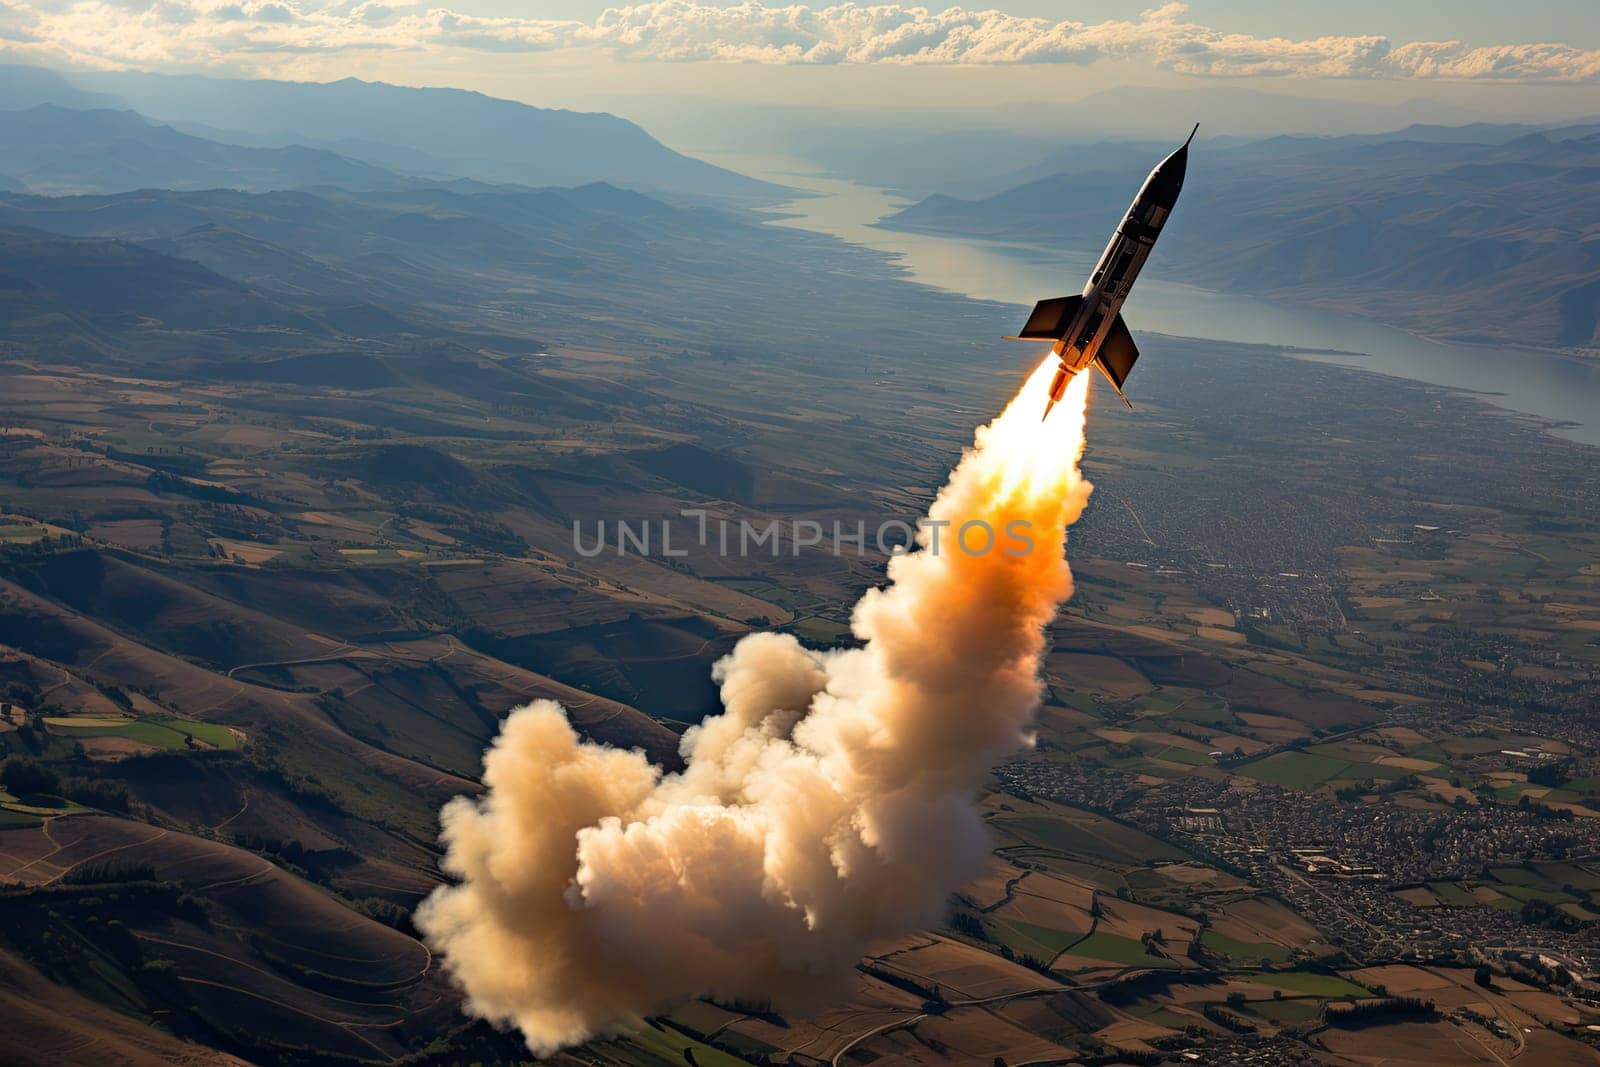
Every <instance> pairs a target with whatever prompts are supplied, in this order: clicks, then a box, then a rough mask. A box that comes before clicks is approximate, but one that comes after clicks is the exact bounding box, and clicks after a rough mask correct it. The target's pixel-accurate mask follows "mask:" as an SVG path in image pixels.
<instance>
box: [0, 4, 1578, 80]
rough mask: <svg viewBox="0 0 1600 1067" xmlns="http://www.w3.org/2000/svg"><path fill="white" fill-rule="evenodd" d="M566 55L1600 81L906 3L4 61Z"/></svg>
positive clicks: (150, 30) (1536, 66)
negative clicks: (595, 52) (1124, 65)
mask: <svg viewBox="0 0 1600 1067" xmlns="http://www.w3.org/2000/svg"><path fill="white" fill-rule="evenodd" d="M558 49H600V50H604V51H606V52H608V53H610V54H612V55H614V56H616V57H617V58H619V59H624V60H627V59H639V60H664V61H715V62H742V63H768V64H845V63H851V64H867V63H881V64H952V65H953V64H964V65H984V64H989V65H1000V64H1025V63H1090V62H1093V61H1095V60H1097V59H1102V58H1114V59H1125V60H1133V61H1143V62H1148V63H1151V64H1153V65H1155V66H1157V67H1160V68H1164V69H1167V70H1172V71H1177V72H1179V73H1184V74H1194V75H1209V76H1216V77H1237V76H1255V77H1261V76H1283V77H1323V78H1431V79H1462V80H1470V79H1486V80H1504V81H1561V82H1600V51H1586V50H1584V49H1580V48H1575V47H1572V46H1570V45H1565V44H1531V45H1492V46H1487V47H1469V46H1467V45H1464V44H1462V43H1460V42H1458V41H1415V42H1411V43H1404V44H1396V43H1394V42H1392V41H1390V40H1389V39H1388V38H1386V37H1381V36H1347V37H1317V38H1311V39H1305V40H1293V39H1288V38H1282V37H1256V36H1252V35H1250V34H1245V33H1230V32H1226V31H1223V30H1218V29H1213V28H1211V27H1209V26H1203V25H1200V24H1199V23H1196V22H1192V21H1189V16H1188V9H1187V7H1186V6H1185V5H1184V4H1181V3H1169V4H1166V5H1165V6H1162V7H1158V8H1153V9H1151V10H1148V11H1144V12H1142V13H1140V15H1139V16H1138V17H1137V18H1133V19H1110V20H1107V21H1104V22H1094V23H1089V22H1075V21H1072V20H1066V19H1063V20H1053V19H1045V18H1025V17H1021V16H1016V15H1008V14H1006V13H1005V12H1003V11H997V10H984V11H972V10H967V9H965V8H961V7H951V8H946V9H944V10H941V11H934V10H930V9H928V8H923V7H913V6H907V5H904V4H898V3H882V4H872V3H853V2H848V3H837V4H832V5H829V6H826V7H810V6H806V5H803V4H786V5H777V6H767V5H765V4H762V3H760V2H758V0H744V2H742V3H738V4H735V5H733V6H731V7H722V6H716V5H714V4H711V3H706V2H703V0H653V2H648V3H640V4H634V5H631V6H627V7H618V8H613V9H610V10H608V11H606V12H605V13H604V14H602V15H601V16H599V17H598V18H597V19H595V20H594V21H593V22H579V21H570V20H553V19H537V18H487V17H482V16H475V15H465V14H461V13H459V12H454V11H451V10H449V9H446V8H436V7H427V6H424V5H422V4H394V3H383V2H378V0H365V2H341V3H327V2H319V0H0V51H9V52H11V53H12V54H13V55H16V54H19V53H35V54H39V55H48V56H49V57H51V58H57V59H59V58H67V59H71V60H75V61H77V62H81V63H87V64H92V65H96V66H183V67H191V68H195V67H198V68H206V67H234V68H239V67H245V68H251V67H257V68H259V67H262V66H270V64H271V63H272V61H273V60H274V59H275V58H277V59H282V58H285V57H290V56H297V55H306V54H317V53H322V54H337V53H340V52H346V51H349V52H362V53H366V54H371V53H372V52H374V51H379V52H384V51H387V52H418V51H427V52H450V51H467V52H470V51H495V52H547V51H552V50H558Z"/></svg>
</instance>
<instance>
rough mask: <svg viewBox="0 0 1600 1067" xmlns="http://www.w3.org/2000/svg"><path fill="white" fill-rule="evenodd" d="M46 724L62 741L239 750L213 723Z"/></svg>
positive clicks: (89, 720)
mask: <svg viewBox="0 0 1600 1067" xmlns="http://www.w3.org/2000/svg"><path fill="white" fill-rule="evenodd" d="M45 724H46V725H47V726H48V727H49V728H50V731H51V732H52V733H55V734H59V735H60V736H62V737H126V738H128V739H129V740H130V741H140V742H143V743H144V744H147V745H154V746H155V747H157V748H166V749H181V748H184V747H186V744H187V742H186V740H185V739H186V738H189V737H192V738H194V739H195V740H196V741H203V742H205V743H206V744H208V745H210V746H212V747H213V748H238V747H239V739H238V737H236V736H235V735H234V733H233V731H232V730H230V729H228V728H227V727H226V726H223V725H220V724H218V723H214V722H193V721H190V720H188V719H112V718H109V717H89V716H85V717H83V718H52V719H46V720H45Z"/></svg>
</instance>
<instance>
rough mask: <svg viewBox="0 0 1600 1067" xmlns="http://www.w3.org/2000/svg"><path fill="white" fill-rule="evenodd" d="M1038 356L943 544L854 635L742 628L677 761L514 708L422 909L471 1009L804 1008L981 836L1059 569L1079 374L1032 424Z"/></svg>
mask: <svg viewBox="0 0 1600 1067" xmlns="http://www.w3.org/2000/svg"><path fill="white" fill-rule="evenodd" d="M1053 365H1054V360H1053V359H1051V360H1047V361H1046V363H1045V364H1044V365H1042V366H1041V368H1040V370H1039V371H1038V372H1036V373H1035V375H1034V376H1033V378H1032V379H1031V380H1030V382H1029V385H1028V387H1027V388H1025V390H1024V391H1023V393H1022V394H1021V398H1020V399H1019V400H1017V401H1014V402H1013V403H1012V405H1011V406H1010V407H1009V408H1008V410H1007V411H1006V413H1005V414H1003V415H1002V416H1001V417H1000V418H999V419H997V420H996V421H995V422H994V423H992V424H991V425H989V426H987V427H985V428H984V429H982V430H980V431H978V435H977V441H976V445H975V447H974V448H973V449H972V450H970V451H969V452H968V453H967V455H966V456H965V457H964V458H963V459H962V461H961V463H960V465H959V466H958V467H957V468H956V470H955V471H954V472H953V473H952V474H951V476H950V480H949V482H948V483H947V484H946V486H945V487H944V489H943V491H942V492H941V493H940V494H939V497H938V499H937V500H936V501H935V503H934V504H933V506H932V508H931V511H930V517H931V518H932V519H934V520H935V521H949V522H951V523H952V524H954V525H952V526H951V527H948V528H946V531H945V534H944V536H945V538H946V543H945V544H944V547H943V549H942V550H941V551H938V552H934V551H926V550H925V551H921V552H917V553H913V554H911V555H907V556H901V557H898V558H896V559H894V560H892V561H891V563H890V565H889V580H890V581H889V585H888V586H887V587H885V588H884V589H881V590H873V591H871V592H869V593H868V594H867V595H866V596H865V597H863V598H862V600H861V602H860V603H859V604H858V605H857V607H856V611H855V615H854V618H853V628H854V631H855V633H856V635H857V636H858V637H859V638H861V640H862V641H863V642H864V646H863V647H861V648H858V649H853V650H847V651H834V652H814V651H810V650H807V649H805V648H803V647H802V646H801V645H800V644H799V642H797V641H796V640H795V639H794V638H793V637H790V636H787V635H777V634H761V635H755V636H751V637H748V638H746V639H745V640H743V641H741V642H740V643H739V645H738V646H737V647H736V648H735V649H734V651H733V652H732V653H731V654H730V655H729V656H728V657H726V658H725V659H724V660H722V661H721V662H720V663H719V664H718V665H717V667H716V678H717V680H718V681H719V683H720V684H721V695H722V702H723V707H724V711H723V713H722V714H721V715H719V716H716V717H713V718H710V719H708V720H706V722H705V723H703V724H702V725H700V726H698V727H696V728H694V729H692V730H690V731H689V732H688V733H687V734H686V735H685V736H684V738H683V746H682V748H683V754H684V758H685V763H686V767H685V770H684V771H683V772H682V773H680V774H675V775H668V776H662V774H661V772H660V770H659V769H658V768H655V767H653V766H651V765H650V764H649V763H648V762H647V761H646V760H645V758H644V756H643V755H641V754H640V753H637V752H622V751H618V750H616V749H611V748H605V747H602V746H598V745H594V744H590V743H586V742H583V741H581V740H579V738H578V736H577V735H576V734H575V733H574V732H573V730H572V728H571V726H569V725H568V723H567V720H566V717H565V715H564V714H563V713H562V711H561V708H560V707H559V706H557V705H556V704H554V703H552V702H549V701H541V702H538V703H535V704H531V705H528V706H527V707H524V708H521V709H519V710H518V711H516V712H515V713H513V714H512V716H511V717H510V718H509V719H508V720H507V721H506V723H505V725H504V727H503V729H502V731H501V734H500V736H499V738H498V739H497V740H496V742H495V744H494V746H493V748H492V749H491V751H490V752H489V754H488V755H487V756H486V758H485V761H484V782H485V784H486V786H487V787H488V791H487V793H486V794H485V795H484V796H483V797H482V798H480V799H469V798H463V799H459V800H456V801H453V802H452V803H451V804H450V805H449V806H448V807H446V808H445V811H444V813H443V825H444V831H443V840H444V842H445V844H446V846H447V852H446V856H445V859H444V867H445V869H446V870H447V871H448V872H449V873H450V874H451V875H453V876H454V877H455V878H457V879H459V884H457V885H454V886H451V887H447V888H444V889H440V890H438V891H437V892H435V894H434V895H433V896H432V897H430V898H429V899H428V900H427V901H426V902H425V903H424V904H423V906H422V908H421V909H420V910H419V911H418V913H417V918H416V921H417V925H418V927H419V928H420V929H421V930H422V931H423V932H424V933H425V935H426V936H427V938H428V941H429V943H430V944H431V945H432V946H433V947H434V949H435V950H436V952H438V953H439V955H440V956H441V958H442V959H443V962H444V964H445V966H446V968H447V969H448V971H449V973H450V975H451V976H452V977H453V979H454V980H455V981H456V982H457V983H458V984H459V985H460V986H461V988H462V989H463V990H464V991H465V992H466V994H467V1009H468V1010H469V1011H470V1012H472V1013H473V1014H476V1015H479V1016H481V1017H483V1018H486V1019H490V1020H493V1021H495V1022H504V1023H510V1024H514V1025H516V1026H517V1027H519V1028H520V1029H521V1030H522V1033H523V1035H524V1037H525V1038H526V1039H527V1042H528V1044H529V1046H530V1047H531V1048H532V1049H533V1050H534V1051H535V1052H537V1053H548V1052H550V1051H552V1050H554V1049H556V1048H559V1047H562V1046H564V1045H568V1044H572V1043H574V1042H578V1041H582V1040H584V1039H586V1038H588V1037H591V1036H594V1035H596V1034H604V1033H608V1032H614V1031H616V1030H618V1029H620V1028H624V1027H628V1026H631V1025H637V1024H638V1023H639V1021H640V1020H641V1019H642V1018H643V1017H644V1016H646V1015H648V1014H652V1013H655V1012H659V1011H663V1010H666V1009H668V1008H670V1007H672V1006H673V1005H675V1004H676V1003H678V1002H680V1001H681V1000H683V999H685V998H688V997H692V996H697V995H712V996H717V997H721V998H725V999H729V1000H738V1001H743V1002H752V1001H755V1002H767V1003H774V1004H777V1005H779V1006H782V1007H789V1008H793V1007H800V1008H804V1007H806V1006H808V1005H814V1004H817V1003H819V1002H820V1000H822V999H823V998H826V997H829V996H833V995H837V994H839V993H841V992H843V991H844V989H845V988H846V980H847V979H848V978H849V976H850V973H851V968H852V967H853V966H854V964H855V963H856V962H857V961H858V960H859V959H860V958H861V955H862V953H863V952H864V950H866V949H867V947H868V946H869V945H871V944H872V943H874V942H876V941H879V940H882V939H886V938H892V937H897V936H900V935H903V934H905V933H907V932H909V931H912V930H916V929H919V928H922V927H924V926H927V925H929V924H931V923H933V922H935V921H937V920H938V919H939V918H940V915H941V912H942V911H943V909H944V907H945V906H946V902H947V900H948V898H949V894H950V893H951V892H952V891H953V890H954V889H955V888H957V887H958V886H959V885H961V884H962V883H963V882H965V881H966V880H968V879H970V878H971V877H973V876H975V875H976V874H977V873H978V872H979V871H980V870H981V869H982V865H983V862H984V859H985V857H986V855H987V853H988V850H989V848H990V847H991V846H990V842H989V840H988V837H987V834H986V832H985V829H984V826H983V823H982V820H981V818H980V816H979V813H978V811H977V808H976V805H975V800H976V798H977V795H978V793H979V791H980V789H981V788H982V786H983V783H984V782H985V780H986V779H987V776H988V773H989V770H990V768H991V767H992V766H993V764H994V763H995V762H996V761H997V760H998V759H1000V758H1002V757H1003V756H1005V755H1007V754H1009V753H1011V752H1014V751H1016V750H1017V749H1019V748H1021V747H1022V746H1024V745H1026V744H1028V743H1029V739H1030V732H1031V722H1032V716H1033V712H1034V710H1035V708H1036V707H1037V706H1038V702H1039V697H1040V686H1039V681H1038V664H1039V658H1040V655H1041V654H1042V652H1043V651H1044V648H1045V638H1044V627H1045V625H1046V624H1047V623H1048V622H1049V620H1050V619H1051V618H1052V617H1053V616H1054V614H1055V612H1056V608H1057V606H1058V605H1059V604H1060V602H1061V601H1062V600H1063V599H1065V598H1066V597H1067V596H1068V595H1069V594H1070V592H1071V589H1072V577H1071V572H1070V570H1069V569H1068V566H1067V562H1066V559H1065V557H1064V545H1065V536H1066V534H1065V529H1066V526H1067V525H1068V524H1069V523H1071V522H1072V521H1073V520H1075V519H1076V518H1077V517H1078V515H1079V514H1080V513H1081V511H1082V509H1083V506H1084V504H1085V502H1086V501H1087V499H1088V495H1089V485H1088V483H1087V482H1085V481H1084V480H1083V478H1082V477H1081V475H1080V474H1079V472H1078V459H1079V456H1080V455H1081V453H1082V448H1083V428H1084V408H1085V401H1086V398H1087V392H1088V381H1087V377H1088V376H1087V375H1080V376H1078V377H1077V378H1076V379H1075V380H1074V381H1073V383H1072V384H1071V385H1070V387H1069V392H1068V394H1067V396H1066V398H1065V399H1064V400H1063V402H1062V403H1061V405H1060V406H1059V407H1058V408H1057V414H1056V415H1054V416H1053V417H1052V418H1051V420H1050V421H1048V422H1045V423H1041V422H1040V421H1039V412H1040V410H1041V408H1042V406H1043V402H1044V397H1043V390H1044V388H1045V385H1046V383H1047V381H1048V378H1049V375H1050V374H1051V373H1052V372H1053V369H1054V366H1053ZM974 520H977V521H982V522H984V523H986V524H988V526H989V527H990V528H991V529H993V530H996V531H1004V530H1006V528H1007V524H1008V523H1013V522H1023V523H1026V524H1027V525H1026V527H1012V530H1013V532H1023V531H1025V532H1026V533H1027V535H1028V536H1029V537H1031V539H1032V540H1033V545H1032V548H1031V550H1029V551H1025V552H1024V551H1021V542H1020V540H1018V539H1015V538H1008V539H1006V540H1004V541H998V542H997V543H996V544H995V545H994V546H993V547H992V548H990V550H988V551H986V552H983V554H978V553H979V552H980V551H981V550H982V549H983V548H984V546H985V543H986V542H985V539H984V538H983V537H981V536H979V534H978V533H973V534H972V536H970V537H969V538H968V540H967V542H966V543H967V544H968V546H969V548H970V549H971V551H970V552H968V551H961V550H959V549H956V548H954V543H953V542H952V541H950V540H949V539H951V538H954V537H957V536H959V526H960V524H962V523H964V522H967V521H974ZM977 529H980V528H976V527H975V528H974V530H977ZM928 536H929V537H931V533H930V534H929V535H928ZM923 543H924V547H925V548H926V547H927V545H928V539H927V538H925V539H924V542H923ZM1007 549H1009V551H1008V550H1007Z"/></svg>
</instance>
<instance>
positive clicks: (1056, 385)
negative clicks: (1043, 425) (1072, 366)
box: [1039, 363, 1072, 422]
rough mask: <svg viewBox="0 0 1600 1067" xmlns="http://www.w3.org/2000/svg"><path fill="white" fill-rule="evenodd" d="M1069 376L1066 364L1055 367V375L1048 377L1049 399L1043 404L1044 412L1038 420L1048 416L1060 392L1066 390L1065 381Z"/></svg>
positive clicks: (1070, 374) (1069, 372) (1059, 397)
mask: <svg viewBox="0 0 1600 1067" xmlns="http://www.w3.org/2000/svg"><path fill="white" fill-rule="evenodd" d="M1071 377H1072V372H1071V371H1070V370H1068V369H1067V367H1066V364H1064V363H1063V364H1061V365H1059V366H1057V367H1056V376H1055V377H1054V378H1051V379H1050V400H1049V401H1048V402H1047V403H1046V404H1045V406H1044V414H1043V415H1041V416H1039V421H1040V422H1043V421H1044V420H1045V419H1048V418H1049V417H1050V409H1051V408H1053V407H1055V406H1056V402H1057V401H1058V400H1060V399H1061V394H1063V393H1065V392H1066V391H1067V382H1068V380H1070V379H1071Z"/></svg>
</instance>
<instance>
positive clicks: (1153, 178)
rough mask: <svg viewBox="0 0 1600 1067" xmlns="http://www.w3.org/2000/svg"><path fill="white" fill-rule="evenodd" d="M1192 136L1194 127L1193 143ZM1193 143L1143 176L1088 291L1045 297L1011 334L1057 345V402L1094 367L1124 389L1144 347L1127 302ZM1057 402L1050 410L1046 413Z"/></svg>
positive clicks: (1053, 387) (1053, 396) (1053, 388)
mask: <svg viewBox="0 0 1600 1067" xmlns="http://www.w3.org/2000/svg"><path fill="white" fill-rule="evenodd" d="M1195 129H1196V130H1198V129H1199V127H1198V126H1196V127H1195ZM1193 139H1194V133H1192V132H1191V133H1190V134H1189V141H1192V140H1193ZM1189 141H1185V142H1184V143H1183V145H1182V146H1181V147H1179V148H1178V150H1177V151H1175V152H1173V153H1172V154H1171V155H1169V156H1168V157H1167V158H1166V159H1164V160H1162V161H1161V162H1160V163H1159V164H1157V165H1156V168H1155V169H1154V170H1152V171H1151V172H1150V176H1149V177H1148V178H1146V179H1145V180H1144V185H1142V186H1140V188H1139V195H1137V196H1135V197H1134V198H1133V203H1132V205H1130V206H1129V208H1128V212H1127V214H1125V215H1124V216H1123V217H1122V222H1121V223H1119V224H1118V225H1117V228H1116V230H1115V231H1114V232H1113V233H1112V235H1111V240H1110V242H1109V243H1107V245H1106V249H1105V251H1104V252H1102V253H1101V255H1100V260H1099V262H1098V263H1096V264H1095V268H1094V273H1092V274H1091V275H1089V280H1088V282H1086V283H1085V284H1084V287H1083V292H1082V293H1081V294H1079V295H1078V296H1062V297H1055V298H1053V299H1050V300H1041V301H1039V302H1038V303H1037V304H1035V305H1034V308H1033V314H1031V315H1029V316H1028V322H1027V324H1026V325H1025V326H1023V328H1022V331H1021V333H1019V334H1017V335H1016V336H1015V337H1014V338H1012V339H1013V340H1018V341H1049V342H1051V346H1050V350H1051V351H1052V352H1053V353H1054V354H1055V356H1056V358H1057V359H1058V360H1060V363H1059V365H1058V366H1057V368H1056V374H1055V377H1054V379H1053V380H1052V381H1051V383H1050V406H1053V405H1054V404H1055V402H1056V401H1057V400H1060V399H1061V394H1062V392H1063V391H1064V390H1065V389H1066V387H1067V382H1068V381H1069V380H1070V379H1071V378H1072V376H1073V375H1075V374H1077V373H1079V372H1080V371H1084V370H1087V369H1088V368H1089V367H1090V366H1091V365H1093V366H1095V367H1098V368H1099V369H1100V371H1101V373H1103V374H1104V375H1105V376H1106V379H1107V380H1108V381H1109V382H1111V385H1112V387H1113V388H1114V389H1116V390H1117V393H1118V395H1121V394H1122V383H1123V382H1125V381H1126V380H1127V378H1128V372H1129V371H1131V370H1132V369H1133V364H1134V361H1135V360H1137V359H1138V358H1139V349H1138V347H1137V346H1136V345H1135V344H1134V343H1133V337H1132V335H1131V334H1130V333H1129V332H1128V327H1127V325H1126V324H1125V323H1124V322H1123V321H1122V315H1121V310H1122V304H1123V302H1124V301H1125V300H1127V298H1128V291H1129V290H1130V289H1131V288H1132V287H1133V283H1134V280H1135V279H1137V278H1138V277H1139V271H1140V270H1141V269H1142V268H1143V267H1144V264H1145V260H1147V259H1149V258H1150V252H1151V250H1152V249H1153V248H1154V247H1155V243H1156V238H1158V237H1160V236H1161V229H1162V227H1163V226H1164V225H1165V224H1166V221H1167V219H1168V217H1170V216H1171V214H1172V209H1173V207H1174V206H1175V205H1176V204H1177V202H1178V194H1179V193H1180V192H1182V191H1183V177H1184V172H1185V170H1186V169H1187V166H1188V159H1189ZM1123 400H1124V401H1126V400H1127V397H1125V396H1124V397H1123ZM1050 406H1047V407H1046V408H1045V414H1047V415H1048V414H1049V412H1050ZM1130 406H1131V405H1130Z"/></svg>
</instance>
